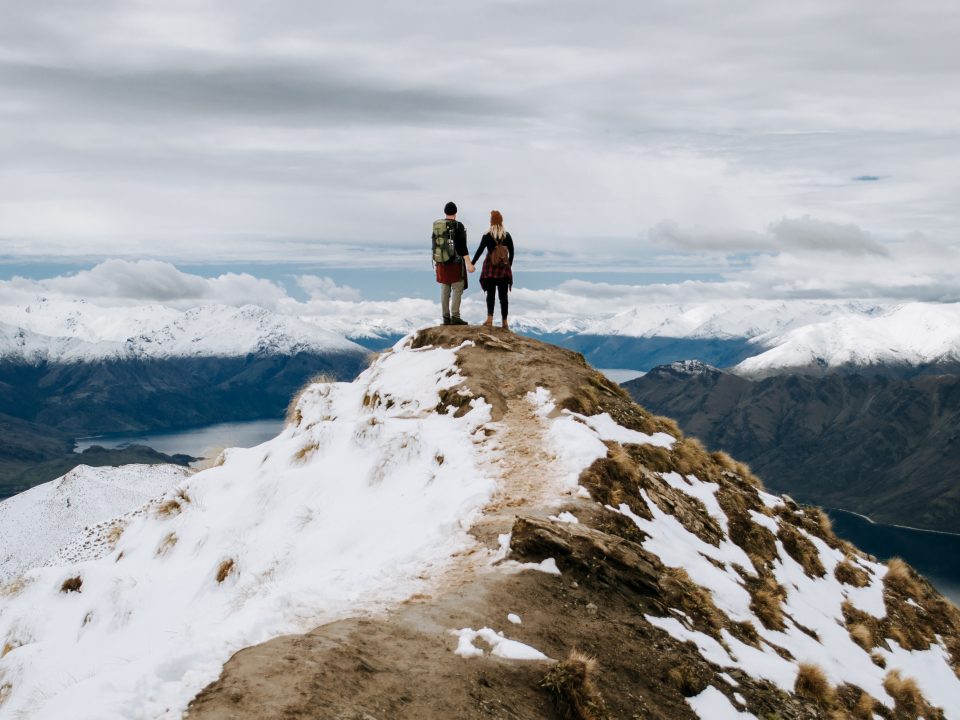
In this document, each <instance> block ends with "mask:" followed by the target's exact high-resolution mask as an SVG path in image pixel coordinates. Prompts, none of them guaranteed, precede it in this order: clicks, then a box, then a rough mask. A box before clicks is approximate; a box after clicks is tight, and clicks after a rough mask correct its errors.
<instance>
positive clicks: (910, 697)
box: [883, 670, 928, 717]
mask: <svg viewBox="0 0 960 720" xmlns="http://www.w3.org/2000/svg"><path fill="white" fill-rule="evenodd" d="M883 689H884V690H886V691H887V693H888V694H889V695H890V697H892V698H893V701H894V703H895V704H896V710H897V712H898V713H905V714H906V715H908V716H910V717H917V715H919V714H921V713H925V711H926V709H927V707H928V705H927V701H926V699H925V698H924V697H923V693H922V692H920V687H919V686H918V685H917V681H916V680H914V679H913V678H905V677H903V676H902V675H901V674H900V671H899V670H891V671H890V672H888V673H887V676H886V677H885V678H884V679H883Z"/></svg>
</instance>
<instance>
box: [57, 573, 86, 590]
mask: <svg viewBox="0 0 960 720" xmlns="http://www.w3.org/2000/svg"><path fill="white" fill-rule="evenodd" d="M82 587H83V578H81V577H80V576H79V575H77V576H76V577H72V578H67V579H66V580H64V581H63V585H61V586H60V592H62V593H71V592H76V593H78V592H80V588H82Z"/></svg>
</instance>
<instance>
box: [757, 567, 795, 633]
mask: <svg viewBox="0 0 960 720" xmlns="http://www.w3.org/2000/svg"><path fill="white" fill-rule="evenodd" d="M786 598H787V591H786V590H785V589H784V588H783V586H781V585H780V584H779V583H778V582H777V581H776V580H774V579H773V578H772V577H770V576H767V577H765V578H763V580H762V581H761V582H760V583H759V584H758V585H757V586H755V589H752V591H751V592H750V611H751V612H752V613H753V614H754V615H756V616H757V618H758V619H759V620H760V622H762V623H763V626H764V627H765V628H767V629H768V630H783V629H784V627H785V625H784V622H783V601H784V600H786Z"/></svg>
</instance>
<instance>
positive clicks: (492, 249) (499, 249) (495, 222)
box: [473, 210, 513, 330]
mask: <svg viewBox="0 0 960 720" xmlns="http://www.w3.org/2000/svg"><path fill="white" fill-rule="evenodd" d="M484 250H486V252H487V257H486V258H484V260H483V269H482V270H481V271H480V287H482V288H483V289H484V290H486V292H487V321H486V322H485V323H484V325H486V326H487V327H489V326H491V325H493V301H494V295H495V294H496V295H499V296H500V317H501V318H502V319H503V329H504V330H509V329H510V328H509V327H508V326H507V310H508V305H509V302H508V300H507V293H509V292H510V290H512V289H513V270H512V269H511V268H512V267H513V238H512V237H510V233H508V232H507V231H506V230H504V229H503V215H501V214H500V211H499V210H493V211H491V213H490V229H489V230H487V233H486V235H484V236H483V239H481V240H480V247H479V248H477V254H476V255H474V256H473V264H474V265H476V264H477V260H478V259H479V258H480V256H481V255H482V254H483V252H484Z"/></svg>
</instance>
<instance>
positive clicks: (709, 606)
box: [660, 568, 730, 640]
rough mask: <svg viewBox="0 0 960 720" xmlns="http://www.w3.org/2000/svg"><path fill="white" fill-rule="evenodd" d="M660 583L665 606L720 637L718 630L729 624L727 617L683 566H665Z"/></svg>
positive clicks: (714, 635)
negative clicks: (679, 612) (682, 613)
mask: <svg viewBox="0 0 960 720" xmlns="http://www.w3.org/2000/svg"><path fill="white" fill-rule="evenodd" d="M664 575H665V577H664V578H663V580H662V581H661V583H660V589H661V591H662V592H663V599H664V602H665V603H666V605H667V607H672V608H677V609H678V610H682V611H683V612H685V613H686V614H687V615H689V616H690V617H691V618H692V619H693V621H694V623H695V624H696V625H697V626H699V627H700V628H703V629H704V630H705V631H706V632H707V633H708V634H709V635H711V636H713V637H714V638H716V639H717V640H719V639H720V637H721V636H720V630H722V629H723V628H725V627H728V626H729V624H730V623H729V619H728V618H727V616H726V615H725V614H724V613H722V612H721V611H720V610H719V609H718V608H717V606H716V605H714V604H713V597H712V596H711V595H710V593H709V591H707V590H705V589H704V588H702V587H700V586H699V585H697V584H696V583H695V582H693V580H691V579H690V576H689V575H688V574H687V571H686V570H684V569H683V568H666V570H665V572H664Z"/></svg>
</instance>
